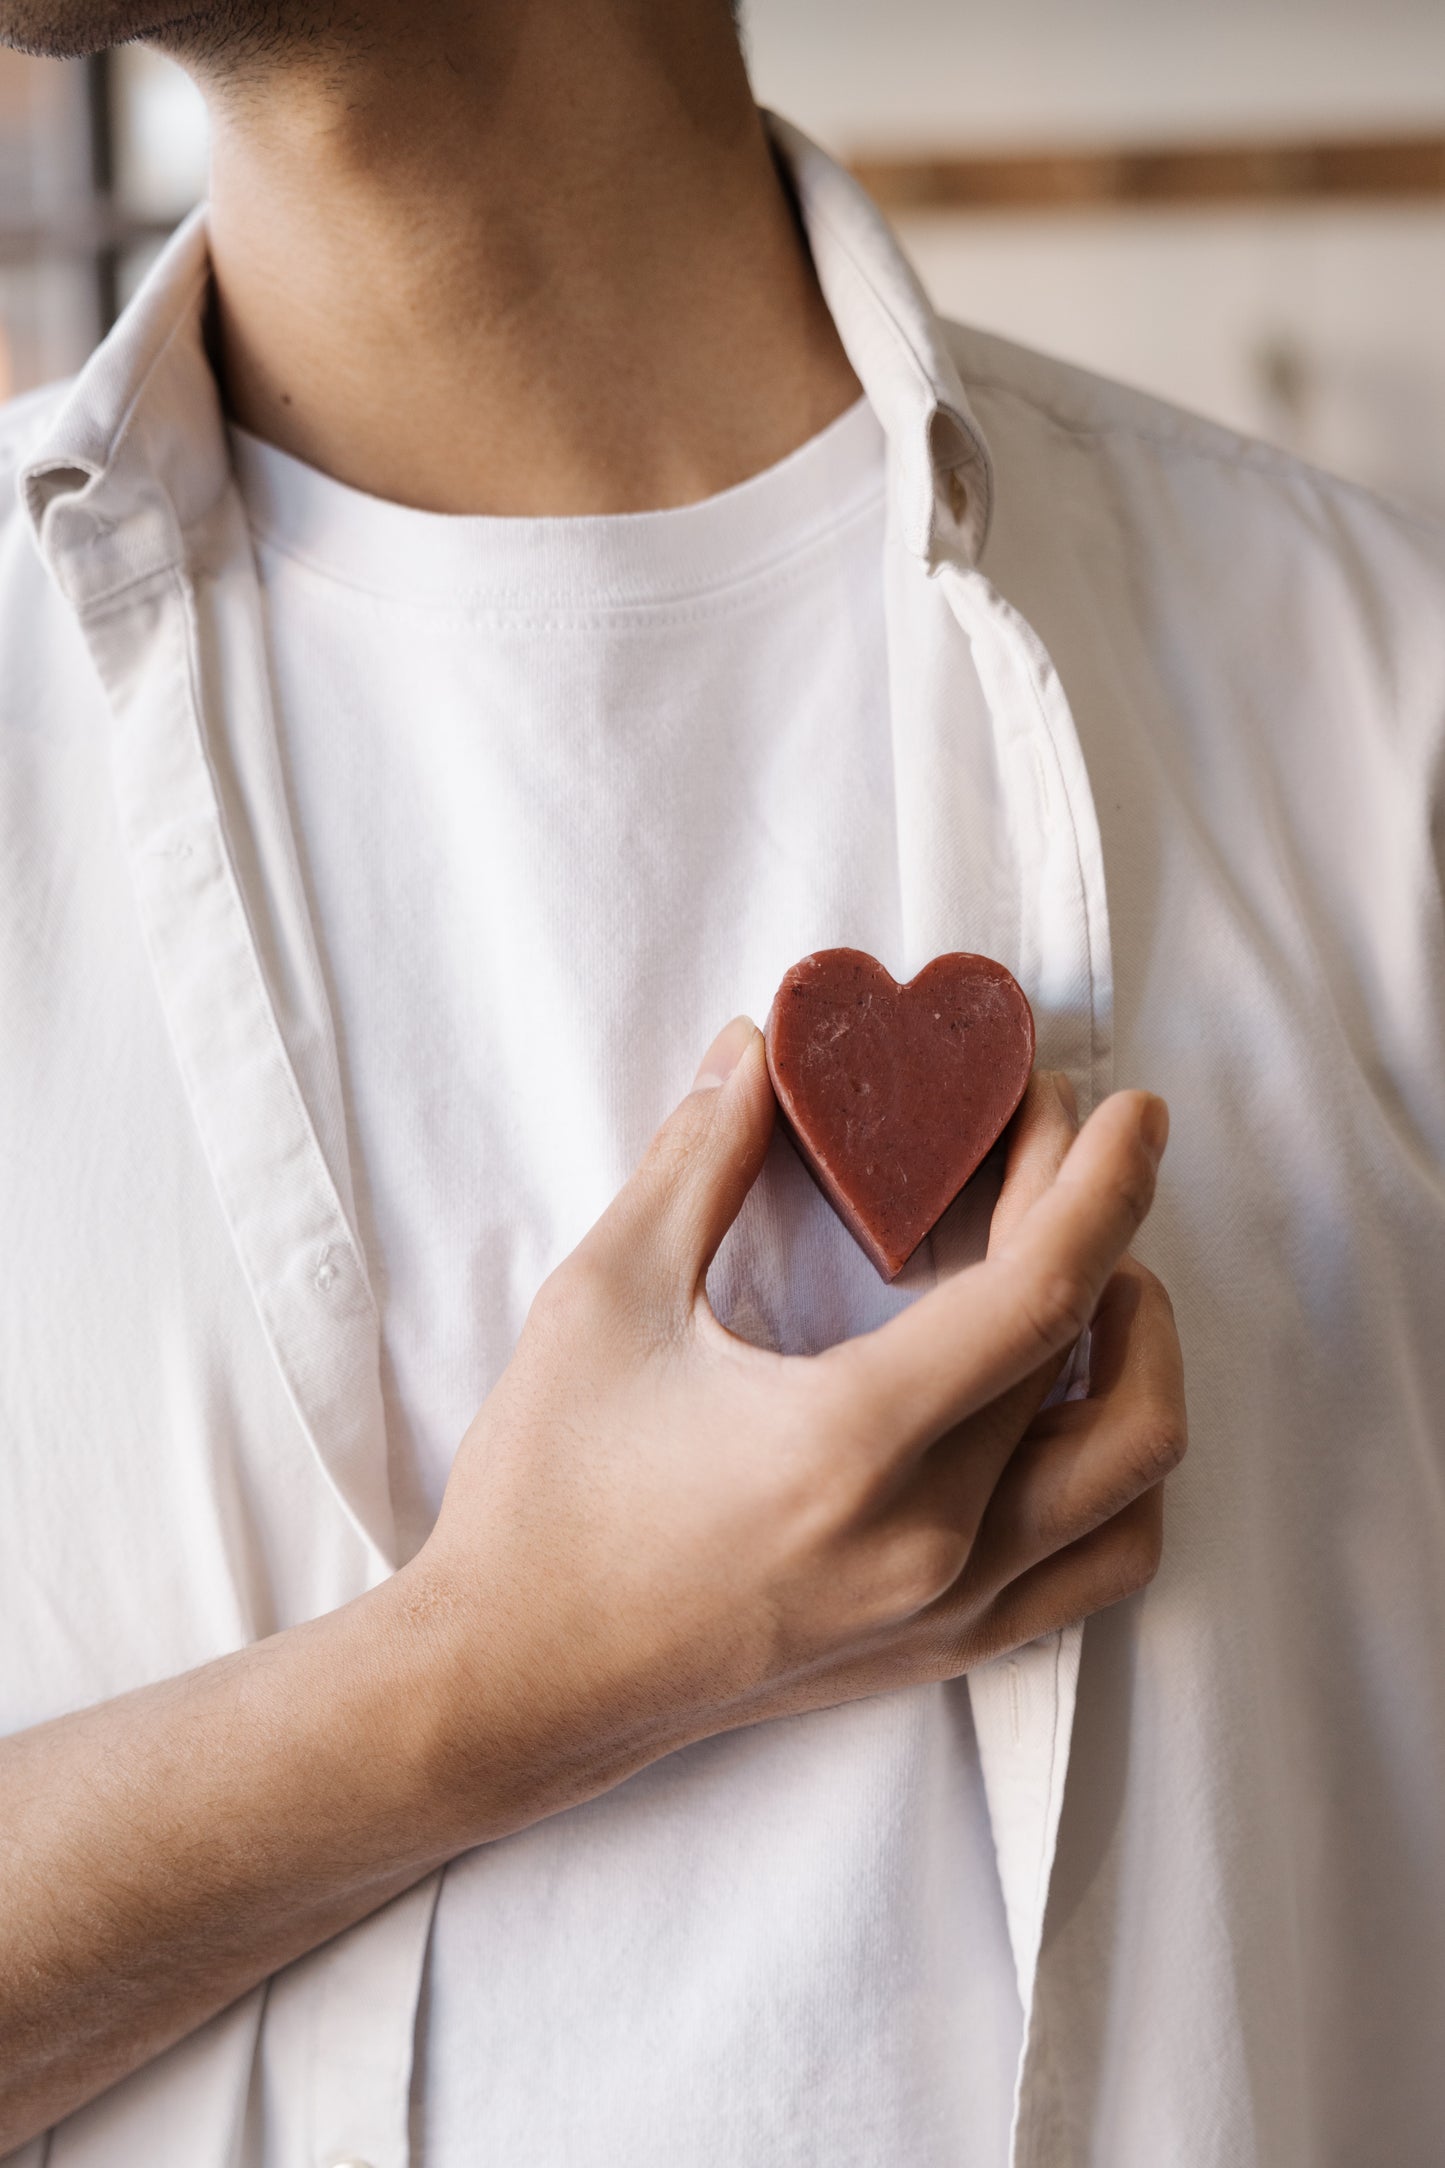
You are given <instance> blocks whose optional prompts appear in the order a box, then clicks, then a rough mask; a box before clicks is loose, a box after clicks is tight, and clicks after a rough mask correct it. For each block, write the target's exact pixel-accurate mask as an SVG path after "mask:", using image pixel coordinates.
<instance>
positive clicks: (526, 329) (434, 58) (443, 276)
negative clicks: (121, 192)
mask: <svg viewBox="0 0 1445 2168" xmlns="http://www.w3.org/2000/svg"><path fill="white" fill-rule="evenodd" d="M361 12H365V13H366V14H367V16H368V24H367V32H368V34H367V35H365V36H364V37H363V36H354V37H353V38H352V41H351V43H350V44H346V45H343V44H342V43H341V41H340V39H339V38H336V39H333V40H331V41H329V42H328V41H318V43H317V44H316V45H315V46H314V47H312V48H308V49H307V50H306V51H305V52H303V53H301V54H299V55H298V54H296V53H294V52H287V53H284V54H279V55H272V56H256V57H253V58H252V59H249V60H248V61H247V62H246V63H245V64H244V65H240V64H235V63H232V64H227V63H226V62H225V60H224V59H223V61H222V62H221V63H219V64H218V63H215V62H207V63H205V64H201V63H197V64H196V71H195V72H196V73H197V74H198V75H199V76H200V78H201V80H202V83H203V87H205V88H206V89H207V91H208V94H209V97H210V103H211V107H212V118H213V127H214V137H213V141H214V149H213V168H212V189H211V233H212V245H213V254H214V263H215V273H216V313H215V349H216V357H217V362H218V367H219V371H220V374H221V377H222V381H223V385H224V390H225V394H226V398H227V403H228V405H229V407H230V410H231V412H232V414H233V415H234V417H235V419H236V420H237V421H239V422H240V423H241V424H242V426H243V427H245V428H247V429H250V430H251V431H253V432H254V433H255V434H256V435H258V436H261V437H264V438H267V439H269V440H270V441H271V442H272V443H274V444H277V445H280V446H281V447H282V448H283V449H284V450H286V451H289V452H291V453H293V454H295V456H297V457H298V458H301V459H304V460H306V461H308V462H310V463H311V464H312V465H314V466H317V467H320V468H322V469H324V470H325V471H326V472H327V473H329V474H332V475H335V476H336V477H337V478H338V479H340V480H341V481H344V482H347V483H350V484H351V485H352V486H353V487H355V488H358V489H363V490H367V491H369V492H370V493H372V494H373V495H376V496H381V497H389V498H392V499H395V500H397V501H399V502H401V503H405V504H410V505H416V506H420V507H422V508H424V509H428V510H432V511H441V512H488V513H508V514H523V515H543V514H557V513H598V512H624V511H639V510H646V509H651V508H658V507H662V506H667V505H676V504H684V503H690V502H694V501H696V500H697V499H699V498H702V497H705V496H708V495H711V494H712V493H714V492H715V491H717V490H719V489H724V488H727V487H729V486H731V485H732V484H734V483H737V482H740V481H743V480H745V479H746V478H747V477H748V476H749V475H751V474H754V473H757V472H758V471H759V470H760V469H762V468H763V467H766V466H768V465H771V464H772V463H773V462H774V461H776V460H778V459H780V458H782V457H784V456H785V455H786V454H787V453H788V452H790V451H791V450H793V449H794V448H795V447H796V446H797V445H798V444H800V443H802V442H804V441H805V440H806V439H807V438H808V437H810V436H812V435H814V434H816V432H817V431H818V430H819V429H821V428H822V427H824V426H825V425H826V424H827V423H828V422H829V421H831V420H832V419H833V418H834V417H835V416H836V415H838V414H839V413H841V412H842V411H843V410H844V408H845V407H847V406H848V405H849V404H851V402H852V401H853V400H854V399H855V398H856V397H857V396H858V384H857V380H856V378H855V377H854V375H853V372H852V370H851V368H850V367H849V365H848V362H847V359H846V357H845V356H844V354H843V351H842V348H841V346H840V344H839V342H838V337H837V333H836V332H835V330H834V328H833V324H832V321H831V319H830V317H829V315H828V312H827V309H826V307H825V305H824V303H823V300H822V296H821V294H820V293H819V291H818V287H817V283H816V280H815V278H814V276H813V272H812V267H811V264H810V262H809V259H808V255H807V250H806V247H805V245H804V244H803V242H802V239H801V237H800V235H799V233H798V230H797V226H796V222H795V219H794V215H793V211H792V206H791V203H790V201H789V198H788V196H787V193H786V190H785V188H784V186H783V184H782V182H781V181H780V179H779V176H778V174H777V171H776V169H775V167H774V164H773V160H772V156H771V152H770V150H769V147H768V144H767V141H766V137H765V134H764V131H763V128H762V125H761V122H760V119H759V116H758V113H757V110H756V108H755V106H754V104H753V101H752V97H751V94H750V91H749V88H748V83H747V77H746V73H745V71H744V68H743V63H742V59H741V55H740V54H739V52H738V49H737V45H736V40H735V36H734V32H733V29H732V25H731V21H730V19H729V16H728V12H727V8H726V5H725V0H482V4H478V0H423V4H418V0H408V4H407V5H403V4H402V0H368V5H367V7H366V8H365V10H363V11H361ZM371 18H374V21H373V20H371Z"/></svg>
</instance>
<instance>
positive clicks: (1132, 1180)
mask: <svg viewBox="0 0 1445 2168" xmlns="http://www.w3.org/2000/svg"><path fill="white" fill-rule="evenodd" d="M1154 1189H1155V1173H1154V1169H1153V1167H1152V1166H1151V1165H1150V1163H1149V1160H1148V1158H1147V1157H1146V1155H1145V1153H1144V1152H1143V1151H1142V1149H1137V1148H1136V1149H1135V1150H1134V1151H1132V1152H1131V1153H1130V1154H1129V1157H1128V1159H1127V1160H1126V1161H1125V1163H1124V1166H1123V1168H1122V1169H1121V1171H1120V1174H1119V1178H1118V1197H1119V1201H1120V1203H1121V1204H1122V1205H1123V1207H1124V1210H1125V1212H1126V1213H1127V1214H1128V1217H1129V1219H1130V1221H1131V1222H1132V1224H1133V1225H1134V1226H1136V1227H1137V1226H1139V1225H1140V1224H1141V1223H1142V1222H1143V1221H1144V1220H1145V1219H1147V1218H1148V1216H1149V1208H1150V1206H1151V1205H1152V1204H1153V1202H1154Z"/></svg>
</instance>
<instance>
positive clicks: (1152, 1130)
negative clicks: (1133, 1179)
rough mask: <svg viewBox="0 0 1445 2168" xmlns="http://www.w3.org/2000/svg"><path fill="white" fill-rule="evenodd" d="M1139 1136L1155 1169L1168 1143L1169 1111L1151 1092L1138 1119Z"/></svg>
mask: <svg viewBox="0 0 1445 2168" xmlns="http://www.w3.org/2000/svg"><path fill="white" fill-rule="evenodd" d="M1139 1134H1140V1135H1141V1136H1142V1137H1143V1139H1144V1145H1145V1149H1146V1150H1147V1151H1148V1152H1149V1153H1150V1154H1151V1155H1152V1157H1153V1160H1154V1164H1155V1166H1156V1167H1157V1166H1158V1164H1159V1161H1160V1160H1161V1159H1162V1158H1163V1156H1164V1147H1165V1145H1166V1144H1167V1143H1168V1142H1169V1109H1168V1107H1167V1106H1166V1105H1165V1103H1164V1101H1163V1100H1162V1099H1158V1098H1156V1097H1155V1095H1154V1094H1153V1093H1152V1092H1151V1093H1150V1095H1149V1097H1148V1099H1147V1100H1146V1101H1145V1103H1144V1111H1143V1113H1142V1114H1141V1115H1140V1117H1139Z"/></svg>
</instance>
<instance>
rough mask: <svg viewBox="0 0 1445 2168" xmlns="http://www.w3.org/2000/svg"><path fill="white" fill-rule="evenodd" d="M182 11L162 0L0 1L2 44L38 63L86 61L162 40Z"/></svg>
mask: <svg viewBox="0 0 1445 2168" xmlns="http://www.w3.org/2000/svg"><path fill="white" fill-rule="evenodd" d="M181 12H182V10H181V9H180V8H179V7H177V6H172V7H170V8H167V7H166V5H165V0H48V4H47V0H37V4H35V5H32V4H31V0H0V45H10V46H13V47H14V48H15V50H16V51H17V52H20V53H32V54H34V56H35V57H36V58H37V59H39V60H89V59H90V58H91V56H92V55H93V54H95V53H103V52H105V51H106V50H107V49H108V48H109V47H110V46H112V45H129V44H133V43H134V42H135V41H136V40H137V39H140V38H147V37H152V36H163V35H164V32H165V30H166V28H168V27H169V25H170V24H171V23H172V22H173V21H174V19H175V17H176V16H177V15H178V14H180V13H181Z"/></svg>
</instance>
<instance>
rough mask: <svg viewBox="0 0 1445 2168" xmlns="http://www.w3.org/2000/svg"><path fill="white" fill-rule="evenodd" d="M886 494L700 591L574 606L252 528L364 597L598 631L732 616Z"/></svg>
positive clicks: (870, 513) (266, 544)
mask: <svg viewBox="0 0 1445 2168" xmlns="http://www.w3.org/2000/svg"><path fill="white" fill-rule="evenodd" d="M885 500H886V484H885V482H884V481H883V480H882V479H880V480H879V482H878V484H877V487H876V488H873V489H871V490H870V491H869V493H868V495H867V497H865V498H862V499H859V500H855V501H854V503H853V505H852V506H851V507H850V509H849V510H848V511H846V512H845V513H844V514H843V515H842V516H841V518H839V519H837V520H836V521H834V522H833V523H832V524H830V525H829V526H827V527H824V528H820V529H818V530H817V531H816V532H815V533H814V534H812V535H810V536H809V537H808V539H807V540H806V541H805V542H803V543H800V544H798V545H797V546H796V547H794V548H792V549H790V550H786V551H783V552H780V553H779V554H778V555H777V556H775V557H772V558H769V559H765V560H763V561H762V562H760V563H757V564H754V565H751V566H749V568H748V570H747V571H746V572H743V573H738V574H736V575H734V576H733V577H731V578H729V579H727V580H725V581H723V582H721V583H720V584H717V585H712V586H708V587H705V588H700V589H698V590H697V591H696V592H695V594H694V595H692V596H690V597H689V596H688V595H687V594H686V593H683V594H681V595H677V596H670V597H664V598H661V599H659V600H657V601H648V600H645V599H638V600H627V601H624V600H619V601H617V602H615V603H614V602H609V603H603V604H601V605H598V604H592V605H590V606H588V607H584V608H580V609H572V608H569V607H567V606H566V605H565V604H561V605H545V604H541V605H539V604H537V603H536V602H534V601H530V600H529V599H528V597H527V596H526V594H525V591H524V590H521V589H516V588H504V589H497V590H495V591H493V592H491V593H486V592H482V591H478V590H473V589H467V588H458V589H456V590H454V591H453V592H451V593H449V594H439V595H417V594H397V593H395V592H393V591H392V590H390V589H387V588H384V587H374V586H371V585H368V584H367V583H366V582H365V581H363V580H358V579H354V578H351V577H350V576H349V575H347V574H345V573H342V572H338V571H337V570H336V568H335V567H334V566H332V565H327V564H324V563H322V562H321V561H320V560H319V559H317V558H315V557H312V556H311V555H309V554H308V553H307V552H306V551H305V550H300V549H296V548H294V547H292V546H291V545H289V544H287V543H284V542H281V541H278V540H277V538H276V537H275V535H274V534H273V533H272V532H270V530H268V529H267V528H266V527H265V526H264V525H263V524H261V523H259V522H257V521H255V520H252V519H251V518H250V517H249V516H248V518H247V522H246V525H247V529H248V531H249V533H250V535H251V539H252V541H253V543H254V544H255V545H256V546H257V547H258V548H259V549H263V550H265V551H267V552H269V553H272V554H274V555H275V556H277V557H280V558H283V559H284V560H285V561H286V562H287V563H288V564H293V565H296V566H297V567H298V568H299V569H300V570H302V571H304V572H307V573H309V574H310V575H311V577H312V578H313V579H315V580H319V581H321V582H323V583H324V584H325V585H326V586H328V587H332V588H335V589H337V590H338V591H339V592H340V593H342V594H343V595H346V596H348V597H350V598H354V599H355V600H357V601H366V602H377V601H380V602H385V603H387V604H389V605H390V606H391V607H392V608H394V609H397V610H400V611H405V612H412V613H415V614H417V615H419V616H427V617H435V616H449V617H455V618H462V619H465V620H466V621H467V622H469V623H472V624H477V625H484V624H505V625H511V626H528V627H532V628H535V629H538V630H540V629H543V628H546V629H548V630H552V631H568V632H594V631H599V630H603V629H606V628H608V627H612V626H617V625H620V624H626V623H627V622H628V621H629V620H630V621H634V622H637V623H640V624H646V625H649V626H653V625H656V626H663V627H665V626H672V625H689V624H698V623H705V622H708V621H710V620H714V619H716V618H718V617H722V616H726V615H728V614H729V613H730V612H731V611H733V610H734V609H741V608H744V607H746V605H747V604H748V602H749V601H750V600H751V599H752V598H753V594H754V591H755V590H757V589H760V588H763V587H764V586H765V585H767V584H768V583H775V582H777V581H778V580H789V581H793V580H798V579H801V578H803V577H804V576H805V575H806V574H807V573H808V572H809V571H811V570H812V569H813V561H814V560H815V559H817V558H819V557H822V556H823V555H824V554H825V553H826V552H827V551H828V550H830V549H833V548H836V546H837V545H838V544H839V543H840V542H841V541H845V540H849V539H851V538H852V536H853V534H854V532H855V530H856V529H858V528H861V527H862V526H863V525H864V524H865V522H866V521H867V520H869V519H871V518H874V517H876V516H877V513H878V511H879V510H880V508H881V507H882V506H883V505H884V503H885Z"/></svg>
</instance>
